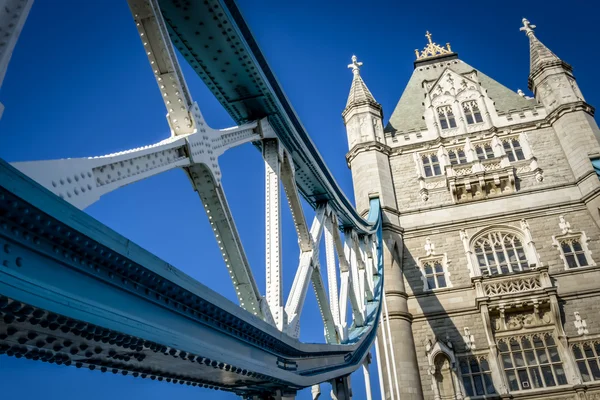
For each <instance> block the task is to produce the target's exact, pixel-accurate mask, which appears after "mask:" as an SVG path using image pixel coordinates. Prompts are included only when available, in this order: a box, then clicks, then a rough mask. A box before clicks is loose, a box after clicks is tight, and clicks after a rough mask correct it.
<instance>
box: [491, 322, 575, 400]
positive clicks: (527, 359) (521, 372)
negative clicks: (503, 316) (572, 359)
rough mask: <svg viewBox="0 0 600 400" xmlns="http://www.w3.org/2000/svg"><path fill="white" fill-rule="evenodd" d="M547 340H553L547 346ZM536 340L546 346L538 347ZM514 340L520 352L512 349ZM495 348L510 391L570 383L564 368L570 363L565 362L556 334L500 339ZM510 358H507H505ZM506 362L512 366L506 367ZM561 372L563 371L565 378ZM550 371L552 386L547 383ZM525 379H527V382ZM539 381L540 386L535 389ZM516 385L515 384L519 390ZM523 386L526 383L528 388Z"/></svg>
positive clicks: (522, 335)
mask: <svg viewBox="0 0 600 400" xmlns="http://www.w3.org/2000/svg"><path fill="white" fill-rule="evenodd" d="M548 337H550V338H551V340H552V343H551V344H549V343H548ZM535 338H538V339H539V341H541V343H542V344H543V346H541V347H540V346H537V345H536V340H535ZM525 339H527V340H528V342H529V347H527V348H526V347H525V346H524V340H525ZM513 341H515V342H516V343H517V346H518V348H517V349H515V348H512V342H513ZM501 343H504V345H502V344H501ZM496 345H497V348H498V358H499V363H500V368H501V369H502V370H503V371H504V376H505V377H506V382H507V389H508V391H509V392H520V393H526V391H527V390H536V389H545V388H556V387H559V386H565V385H568V384H569V381H568V378H567V372H566V369H565V365H566V364H567V363H568V360H563V357H561V351H560V346H559V344H558V340H557V339H556V338H555V335H554V334H553V332H536V333H530V334H517V335H510V336H503V337H500V338H497V340H496ZM504 349H506V350H504ZM552 350H554V352H552ZM507 356H508V359H507V358H505V357H507ZM555 357H556V358H557V359H558V361H557V360H556V358H555ZM507 360H508V361H509V362H510V367H507ZM536 371H537V375H536ZM558 371H562V375H561V374H559V373H558ZM511 372H512V375H511ZM548 372H549V373H550V375H551V377H550V378H551V380H552V383H553V384H549V383H548V381H549V379H548V378H549V376H548ZM511 376H512V380H511ZM524 377H525V378H527V380H526V381H525V380H524V379H523V378H524ZM561 379H562V383H561V382H560V380H561ZM536 382H537V384H538V385H539V386H536ZM513 383H514V384H516V389H515V388H514V385H513ZM524 383H527V386H525V385H524Z"/></svg>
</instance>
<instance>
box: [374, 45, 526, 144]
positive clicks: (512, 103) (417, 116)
mask: <svg viewBox="0 0 600 400" xmlns="http://www.w3.org/2000/svg"><path fill="white" fill-rule="evenodd" d="M436 61H438V62H436ZM446 69H450V70H452V71H454V72H456V73H458V74H466V73H469V72H472V71H477V77H478V78H479V82H480V83H481V86H482V87H483V88H484V89H485V90H487V95H488V96H489V97H490V98H491V99H492V101H493V102H494V103H495V106H496V110H497V112H498V113H503V112H508V111H515V110H522V109H526V108H532V107H534V106H536V105H537V104H538V103H537V101H536V100H535V99H527V98H525V97H522V96H520V95H519V94H517V93H516V92H513V91H512V90H510V89H509V88H507V87H506V86H503V85H501V84H500V83H498V82H496V81H495V80H493V79H492V78H490V77H489V76H487V75H485V74H483V73H481V72H480V71H478V70H476V69H475V68H473V67H472V66H470V65H469V64H467V63H465V62H463V61H461V60H459V59H458V58H457V56H456V55H454V56H453V57H443V61H442V59H439V60H430V62H423V63H421V62H417V63H415V70H414V72H413V74H412V76H411V77H410V80H409V81H408V84H407V85H406V88H405V89H404V93H402V97H400V101H398V104H397V105H396V108H395V109H394V112H393V113H392V115H391V117H390V120H389V121H388V124H387V126H386V128H385V131H386V132H394V133H405V132H412V131H421V130H426V129H427V126H426V124H425V120H424V119H423V115H424V113H425V106H424V104H423V103H424V101H425V94H426V89H425V88H424V87H423V81H434V80H437V79H438V78H439V77H440V76H441V75H442V73H443V72H444V71H445V70H446Z"/></svg>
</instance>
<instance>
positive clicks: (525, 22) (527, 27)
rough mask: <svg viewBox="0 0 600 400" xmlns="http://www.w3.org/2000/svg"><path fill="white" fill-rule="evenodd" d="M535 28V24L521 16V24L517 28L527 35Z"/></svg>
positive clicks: (530, 34) (532, 33) (531, 33)
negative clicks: (519, 27)
mask: <svg viewBox="0 0 600 400" xmlns="http://www.w3.org/2000/svg"><path fill="white" fill-rule="evenodd" d="M535 28H536V26H535V25H533V24H532V23H531V22H529V20H528V19H527V18H523V26H522V27H521V29H519V30H521V31H524V32H525V34H526V35H527V36H532V35H534V32H533V31H534V30H535Z"/></svg>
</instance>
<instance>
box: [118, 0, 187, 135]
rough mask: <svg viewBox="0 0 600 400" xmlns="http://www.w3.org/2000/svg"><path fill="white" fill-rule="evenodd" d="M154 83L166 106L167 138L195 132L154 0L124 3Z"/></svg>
mask: <svg viewBox="0 0 600 400" xmlns="http://www.w3.org/2000/svg"><path fill="white" fill-rule="evenodd" d="M127 3H128V4H129V8H130V9H131V13H132V14H133V18H134V20H135V25H136V27H137V30H138V33H139V34H140V38H141V39H142V44H143V45H144V50H145V51H146V55H147V56H148V61H150V65H151V67H152V71H153V72H154V77H155V78H156V83H157V84H158V87H159V89H160V93H161V95H162V97H163V101H164V102H165V106H166V107H167V120H168V122H169V126H170V127H171V135H186V134H190V133H193V132H194V131H195V129H196V127H195V124H194V118H193V117H192V115H191V113H190V111H191V107H192V105H193V101H192V97H191V95H190V92H189V89H188V87H187V84H186V83H185V79H184V78H183V73H182V72H181V67H180V66H179V62H178V61H177V56H176V55H175V51H174V49H173V44H172V43H171V40H170V39H169V33H168V31H167V27H166V25H165V21H164V19H163V17H162V14H161V13H160V8H159V6H158V2H157V1H156V0H128V1H127Z"/></svg>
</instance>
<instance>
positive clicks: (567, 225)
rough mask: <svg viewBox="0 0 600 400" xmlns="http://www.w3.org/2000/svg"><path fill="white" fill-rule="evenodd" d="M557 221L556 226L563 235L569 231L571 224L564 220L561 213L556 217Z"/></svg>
mask: <svg viewBox="0 0 600 400" xmlns="http://www.w3.org/2000/svg"><path fill="white" fill-rule="evenodd" d="M558 221H559V222H558V227H559V228H560V230H561V231H562V233H563V235H566V234H567V233H571V224H570V223H568V222H567V221H566V220H565V217H564V216H563V215H561V216H560V217H558Z"/></svg>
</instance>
